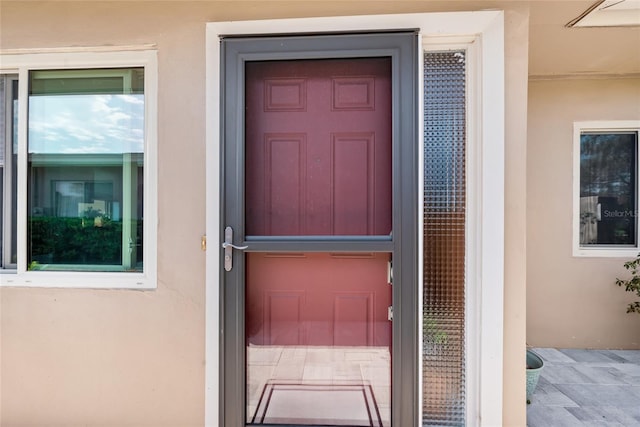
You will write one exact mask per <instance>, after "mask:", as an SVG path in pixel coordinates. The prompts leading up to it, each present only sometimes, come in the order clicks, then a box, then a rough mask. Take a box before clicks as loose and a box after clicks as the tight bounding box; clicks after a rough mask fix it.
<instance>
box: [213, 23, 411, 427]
mask: <svg viewBox="0 0 640 427" xmlns="http://www.w3.org/2000/svg"><path fill="white" fill-rule="evenodd" d="M222 46H223V61H224V70H223V86H222V92H223V99H224V105H223V111H222V120H223V123H224V128H223V133H222V135H221V137H222V139H223V140H224V147H223V158H224V164H223V170H224V176H223V180H224V188H223V191H224V203H223V210H224V223H223V224H222V226H223V228H226V227H227V226H229V227H230V228H231V229H233V230H234V232H235V238H233V239H231V238H229V240H230V241H229V242H228V243H234V244H235V245H238V246H242V247H245V248H246V249H245V251H246V252H241V251H240V250H234V251H233V253H229V251H230V247H229V245H226V247H227V249H226V250H225V255H223V258H222V259H221V263H223V264H224V265H225V266H226V268H225V272H224V273H223V277H222V281H223V287H222V290H221V301H222V303H221V312H222V318H223V330H222V331H221V336H222V339H223V352H222V359H223V361H224V362H223V367H222V368H221V372H220V375H221V384H222V388H221V393H220V396H221V403H222V406H221V418H220V420H221V424H222V425H224V426H225V427H237V426H240V425H261V424H271V425H342V426H365V425H366V426H378V427H382V426H385V427H388V426H391V424H392V423H393V425H394V426H403V425H416V424H417V422H418V420H417V415H416V414H417V410H416V408H417V407H418V406H417V401H418V399H417V396H418V393H417V391H418V387H417V381H418V380H417V378H418V375H417V366H418V365H417V358H416V355H417V351H416V350H415V349H416V348H417V345H418V342H417V340H418V333H417V325H418V320H417V319H418V318H417V312H416V304H414V302H415V301H416V298H417V295H418V292H417V266H416V263H417V258H416V250H417V249H416V248H417V237H418V233H417V212H418V204H417V195H418V192H417V183H418V178H417V170H418V169H417V159H418V158H419V156H418V152H417V147H418V145H417V144H416V143H415V137H416V135H415V124H416V123H417V115H416V112H417V107H416V105H417V104H416V95H415V94H416V93H417V91H416V87H417V86H416V74H415V73H416V70H417V65H416V64H417V63H416V55H417V38H416V35H415V33H412V32H406V33H388V34H354V35H320V36H291V37H289V36H283V37H246V38H245V37H241V38H233V37H230V38H223V43H222ZM391 259H393V263H394V266H395V271H394V272H393V278H394V282H395V283H394V285H393V286H390V285H389V283H388V281H389V277H390V275H389V271H388V269H389V260H391ZM231 264H232V268H231ZM392 304H393V308H394V311H395V312H396V314H395V316H394V320H393V322H391V321H390V320H388V319H387V315H388V307H389V306H391V305H392ZM392 351H393V357H392ZM400 361H402V363H400ZM392 384H393V386H392ZM392 409H393V410H392Z"/></svg>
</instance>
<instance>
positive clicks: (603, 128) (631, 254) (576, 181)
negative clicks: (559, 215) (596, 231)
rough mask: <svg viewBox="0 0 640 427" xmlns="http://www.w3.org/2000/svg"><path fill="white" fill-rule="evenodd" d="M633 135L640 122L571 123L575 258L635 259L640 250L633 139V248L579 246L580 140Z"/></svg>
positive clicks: (639, 172)
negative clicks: (603, 135) (588, 136)
mask: <svg viewBox="0 0 640 427" xmlns="http://www.w3.org/2000/svg"><path fill="white" fill-rule="evenodd" d="M624 132H635V133H636V135H637V138H640V120H593V121H580V122H574V123H573V187H572V191H573V195H572V198H573V209H572V211H571V212H572V218H571V221H572V230H573V233H572V234H573V239H572V243H573V244H572V249H573V256H574V257H592V258H596V257H599V258H635V257H636V256H637V255H638V252H639V251H640V221H638V209H639V208H638V204H639V203H640V160H639V159H638V156H637V153H638V150H640V141H638V140H636V186H635V188H636V208H635V211H634V212H633V213H632V216H633V217H634V218H635V220H636V245H634V246H616V245H610V246H606V245H593V247H586V246H581V245H580V139H581V135H582V134H583V133H624Z"/></svg>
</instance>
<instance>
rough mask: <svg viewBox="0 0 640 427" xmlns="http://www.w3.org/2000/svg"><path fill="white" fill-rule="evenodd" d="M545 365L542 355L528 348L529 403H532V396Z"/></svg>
mask: <svg viewBox="0 0 640 427" xmlns="http://www.w3.org/2000/svg"><path fill="white" fill-rule="evenodd" d="M543 367H544V361H543V360H542V357H540V356H538V355H537V354H536V353H534V352H533V351H531V350H527V403H531V396H532V395H533V392H534V391H535V389H536V386H537V385H538V380H539V379H540V372H542V368H543Z"/></svg>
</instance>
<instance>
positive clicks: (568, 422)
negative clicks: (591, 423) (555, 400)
mask: <svg viewBox="0 0 640 427" xmlns="http://www.w3.org/2000/svg"><path fill="white" fill-rule="evenodd" d="M527 425H528V426H529V427H548V426H553V427H582V426H583V423H582V422H581V421H580V420H579V419H577V418H576V417H575V416H574V415H573V414H572V413H571V412H569V411H568V410H567V409H565V408H561V407H547V406H542V405H530V406H529V407H528V408H527Z"/></svg>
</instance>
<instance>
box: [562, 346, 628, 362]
mask: <svg viewBox="0 0 640 427" xmlns="http://www.w3.org/2000/svg"><path fill="white" fill-rule="evenodd" d="M560 352H562V353H563V354H565V355H567V356H569V357H570V358H572V359H573V360H575V361H576V362H587V363H590V362H606V363H616V362H620V360H623V359H622V358H621V357H620V356H619V355H617V354H616V353H614V352H612V351H610V350H583V349H573V348H570V349H561V350H560Z"/></svg>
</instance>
